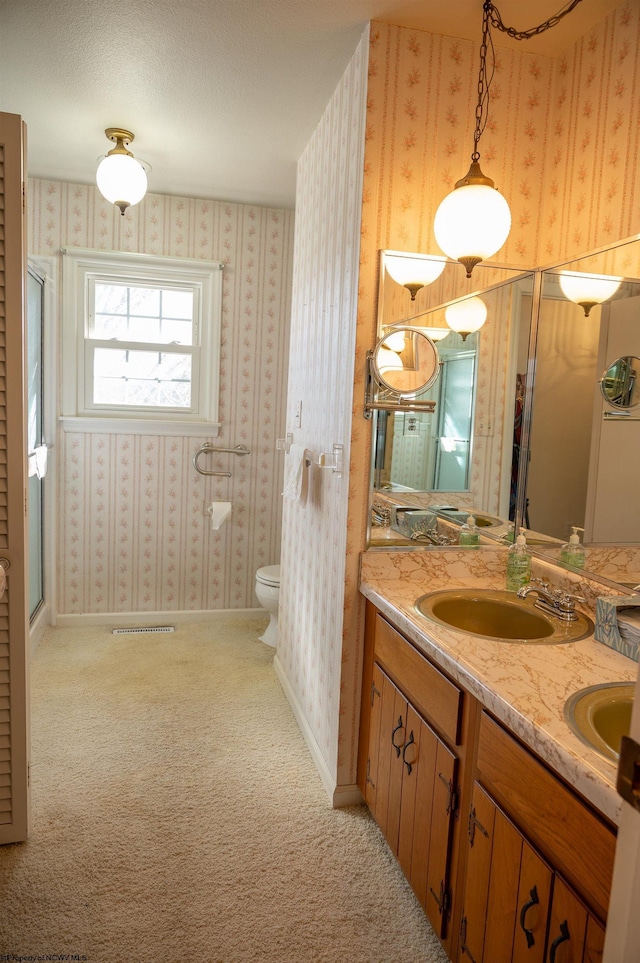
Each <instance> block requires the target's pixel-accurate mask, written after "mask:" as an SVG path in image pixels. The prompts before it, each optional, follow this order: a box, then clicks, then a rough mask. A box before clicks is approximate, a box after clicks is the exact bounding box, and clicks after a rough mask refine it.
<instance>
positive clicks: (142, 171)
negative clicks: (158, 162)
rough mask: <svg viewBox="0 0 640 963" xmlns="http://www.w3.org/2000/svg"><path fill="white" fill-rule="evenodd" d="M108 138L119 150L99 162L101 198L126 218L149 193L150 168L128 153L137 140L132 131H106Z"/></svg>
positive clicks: (98, 180)
mask: <svg viewBox="0 0 640 963" xmlns="http://www.w3.org/2000/svg"><path fill="white" fill-rule="evenodd" d="M105 134H106V136H107V138H108V139H109V140H110V141H112V142H113V143H114V144H115V145H116V146H115V147H114V148H113V149H112V150H110V151H109V153H108V154H105V155H104V156H103V157H100V158H98V160H99V164H98V170H97V171H96V183H97V185H98V190H99V191H100V193H101V194H102V196H103V197H104V198H106V200H108V201H110V202H111V203H112V204H115V205H116V207H117V208H119V210H120V213H121V214H124V212H125V211H126V209H127V208H128V207H131V206H132V205H133V204H138V203H139V202H140V201H141V200H142V198H143V197H144V195H145V194H146V193H147V171H149V170H151V168H150V167H149V165H148V164H146V163H144V162H143V161H140V160H138V159H137V158H135V157H134V156H133V154H132V153H131V151H130V150H128V149H127V148H128V146H129V144H130V143H131V142H132V140H133V139H134V135H133V134H132V133H131V131H129V130H123V129H122V128H120V127H107V129H106V130H105Z"/></svg>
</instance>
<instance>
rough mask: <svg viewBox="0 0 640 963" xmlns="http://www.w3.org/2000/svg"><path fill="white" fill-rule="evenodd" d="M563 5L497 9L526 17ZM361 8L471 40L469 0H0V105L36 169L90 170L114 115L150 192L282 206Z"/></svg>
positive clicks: (590, 5)
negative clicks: (20, 125) (23, 133)
mask: <svg viewBox="0 0 640 963" xmlns="http://www.w3.org/2000/svg"><path fill="white" fill-rule="evenodd" d="M561 3H562V0H535V2H531V0H500V2H499V3H498V4H497V5H498V7H499V9H500V12H501V15H502V17H503V20H504V21H505V22H506V23H508V24H509V25H514V26H516V27H518V28H519V29H525V28H528V27H531V26H534V25H535V23H539V22H541V21H542V20H544V19H546V18H547V17H549V16H551V15H553V14H554V13H556V12H557V10H558V9H559V7H560V5H561ZM619 3H620V0H582V3H580V4H579V6H578V7H577V8H576V10H575V11H573V12H572V13H571V14H570V15H569V16H568V17H567V18H566V19H565V20H564V21H563V22H562V23H561V24H559V25H558V26H557V27H555V28H554V29H553V30H550V31H548V32H547V33H546V34H544V35H543V36H541V37H539V38H536V39H534V40H532V41H527V48H528V49H530V50H536V51H537V52H539V53H543V54H547V55H556V54H557V53H558V52H559V51H560V50H562V49H564V48H566V47H567V46H569V45H570V44H571V43H572V42H573V41H574V40H575V39H577V37H579V36H581V35H582V34H583V33H584V32H585V31H586V30H588V29H589V27H590V26H591V25H592V24H593V23H595V22H596V21H598V20H600V19H602V18H603V17H604V16H606V14H607V13H608V12H609V11H610V10H612V9H613V8H614V7H616V6H618V5H619ZM370 19H380V20H386V21H388V22H391V23H398V24H400V25H401V26H408V27H416V28H418V29H424V30H429V31H431V32H432V33H442V34H446V35H450V36H456V37H464V38H468V39H477V40H478V44H479V40H480V28H481V21H482V0H455V3H443V2H442V0H54V2H45V0H0V110H4V111H9V112H12V113H18V114H22V116H23V118H24V119H25V120H26V122H27V126H28V158H29V165H28V166H29V174H30V175H31V176H34V177H44V178H51V179H58V180H70V181H79V182H81V183H89V182H91V181H92V180H93V178H94V174H95V167H96V158H97V157H98V155H100V154H103V153H105V152H106V151H107V150H108V149H109V147H110V145H109V143H108V142H107V140H106V138H105V136H104V128H105V127H112V126H118V127H125V128H127V129H129V130H132V131H133V132H134V133H135V135H136V140H135V143H134V144H133V148H132V149H133V151H134V153H137V154H138V155H139V156H140V157H141V158H142V159H144V160H146V161H148V162H149V163H150V164H151V166H152V168H153V170H152V173H151V175H150V178H149V187H150V190H152V191H155V192H157V193H172V194H179V195H187V196H195V197H208V198H217V199H220V200H229V201H241V202H245V203H256V204H264V205H268V206H275V207H292V206H293V202H294V192H295V165H296V160H297V158H298V157H299V155H300V153H301V152H302V150H303V148H304V146H305V144H306V143H307V141H308V140H309V137H310V135H311V133H312V131H313V130H314V128H315V126H316V125H317V123H318V121H319V119H320V117H321V115H322V112H323V110H324V107H325V105H326V103H327V101H328V100H329V97H330V96H331V94H332V92H333V90H334V89H335V87H336V84H337V83H338V80H339V79H340V77H341V75H342V73H343V71H344V69H345V67H346V65H347V63H348V61H349V59H350V57H351V55H352V53H353V51H354V49H355V47H356V45H357V43H358V40H359V38H360V36H361V35H362V31H363V29H364V26H365V24H366V23H367V21H368V20H370ZM495 42H496V43H504V42H506V43H507V44H509V43H514V41H510V40H508V39H507V38H505V37H504V36H503V35H501V34H499V35H497V36H495Z"/></svg>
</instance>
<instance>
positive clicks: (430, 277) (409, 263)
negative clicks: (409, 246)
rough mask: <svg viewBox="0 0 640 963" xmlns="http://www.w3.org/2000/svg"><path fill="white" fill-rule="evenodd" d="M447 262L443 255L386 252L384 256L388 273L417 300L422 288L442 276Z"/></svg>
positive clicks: (413, 299)
mask: <svg viewBox="0 0 640 963" xmlns="http://www.w3.org/2000/svg"><path fill="white" fill-rule="evenodd" d="M446 263H447V262H446V260H445V259H444V258H443V257H433V258H429V257H411V256H407V257H405V256H404V255H403V254H386V253H385V256H384V266H385V269H386V271H387V274H388V275H389V276H390V277H391V278H392V279H393V280H394V281H395V282H396V284H401V285H402V286H403V287H405V288H407V290H408V291H409V293H410V294H411V300H412V301H415V299H416V294H417V293H418V291H419V290H420V289H421V288H424V287H426V285H427V284H433V282H434V281H436V280H437V279H438V278H439V277H440V275H441V274H442V272H443V271H444V266H445V264H446Z"/></svg>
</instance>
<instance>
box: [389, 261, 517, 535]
mask: <svg viewBox="0 0 640 963" xmlns="http://www.w3.org/2000/svg"><path fill="white" fill-rule="evenodd" d="M389 256H393V258H394V259H395V260H396V262H397V259H398V258H399V257H401V256H402V255H401V254H400V253H399V252H381V263H380V288H379V311H378V327H379V331H380V332H383V331H384V332H387V331H389V330H390V328H391V327H392V326H393V327H396V326H397V327H401V326H404V327H409V328H410V329H416V328H418V329H420V330H422V331H423V332H425V333H426V334H427V335H428V337H429V338H430V340H432V341H435V342H436V344H437V353H438V356H439V361H440V372H441V374H440V377H439V378H438V379H437V380H436V381H435V382H434V383H432V384H431V385H430V386H429V387H428V388H426V389H425V390H423V391H422V392H420V393H418V395H417V396H416V399H417V400H421V401H423V402H426V401H429V400H430V401H432V402H434V407H435V411H434V413H433V414H427V413H421V412H414V411H410V412H400V411H383V412H380V411H376V412H375V414H374V418H373V432H374V437H373V456H372V475H371V479H372V480H371V492H372V500H373V501H377V502H380V501H384V502H386V503H388V504H390V503H393V504H401V505H410V506H413V507H419V508H422V507H424V508H430V507H432V506H436V507H438V508H442V509H444V513H443V517H446V518H447V519H448V520H450V521H451V520H453V521H457V519H458V518H460V519H462V520H464V519H465V518H466V515H467V513H468V510H470V509H473V510H474V513H476V514H478V515H480V514H482V515H483V517H484V516H486V517H490V518H491V519H493V520H494V521H493V522H492V525H493V524H494V523H495V520H496V519H497V522H498V525H497V527H496V529H495V531H496V534H500V533H502V532H506V531H508V528H509V515H510V513H511V515H513V511H514V509H515V485H514V482H513V479H514V477H515V476H516V475H517V466H518V459H517V453H518V450H519V449H518V447H517V444H516V442H517V438H516V425H515V421H516V419H519V416H520V410H521V400H522V399H521V393H522V385H523V378H524V373H525V371H526V364H527V347H528V341H529V330H530V320H531V305H532V294H533V274H532V273H531V272H522V271H517V270H513V269H508V268H503V267H500V266H492V267H487V266H486V265H478V267H477V268H476V270H475V271H474V277H473V280H467V279H466V278H465V276H464V271H461V270H460V265H459V264H458V263H454V262H446V264H445V266H444V268H443V269H442V266H441V264H440V272H439V274H438V276H437V277H436V278H435V280H433V281H431V282H429V283H427V284H424V285H423V286H422V287H417V288H416V287H415V285H414V286H413V289H409V288H408V287H405V286H404V285H403V284H400V283H399V282H398V281H397V280H395V279H394V278H392V277H391V275H390V273H389V272H388V271H387V269H386V264H385V261H386V258H388V257H389ZM407 257H411V258H412V259H419V258H420V257H421V256H420V255H410V256H409V255H407ZM418 266H419V265H418ZM393 270H394V271H395V273H396V275H397V276H400V277H401V278H402V277H403V276H404V277H407V276H409V275H408V271H405V274H404V275H401V274H399V271H398V269H397V263H395V264H394V268H393ZM412 273H415V264H413V265H412ZM478 297H481V299H482V301H483V302H484V305H485V307H486V318H487V319H486V322H485V324H484V325H483V326H482V327H481V328H480V330H478V331H475V332H473V333H469V334H467V333H466V332H465V331H464V330H462V331H461V333H458V332H456V331H453V330H452V329H451V328H450V327H449V324H448V322H447V317H446V314H447V309H448V308H449V307H450V306H451V305H455V306H456V307H460V305H465V303H466V302H468V301H471V300H472V299H475V300H476V301H477V299H478ZM449 316H450V317H451V312H450V313H449ZM463 327H464V326H463ZM385 346H386V345H385ZM383 375H384V373H383ZM514 452H515V455H514ZM514 459H515V461H514ZM514 465H515V467H514ZM452 510H453V511H452ZM383 516H384V512H383ZM500 520H502V527H500V525H499V522H500ZM377 534H379V533H376V532H372V537H371V539H370V544H374V543H377V539H376V535H377ZM384 543H385V544H387V543H388V542H387V541H386V540H385V542H384Z"/></svg>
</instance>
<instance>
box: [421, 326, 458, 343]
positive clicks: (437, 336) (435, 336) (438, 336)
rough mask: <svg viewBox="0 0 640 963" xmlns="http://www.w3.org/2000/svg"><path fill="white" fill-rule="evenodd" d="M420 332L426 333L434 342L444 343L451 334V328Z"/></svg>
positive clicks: (430, 329)
mask: <svg viewBox="0 0 640 963" xmlns="http://www.w3.org/2000/svg"><path fill="white" fill-rule="evenodd" d="M420 330H421V331H424V333H425V334H426V336H427V337H428V338H431V340H432V341H442V339H443V338H446V337H447V335H448V334H451V330H450V328H421V329H420Z"/></svg>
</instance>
